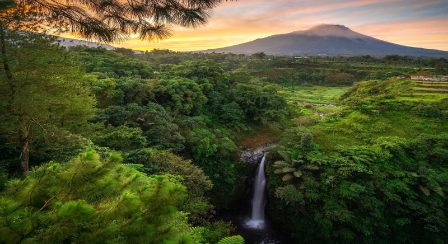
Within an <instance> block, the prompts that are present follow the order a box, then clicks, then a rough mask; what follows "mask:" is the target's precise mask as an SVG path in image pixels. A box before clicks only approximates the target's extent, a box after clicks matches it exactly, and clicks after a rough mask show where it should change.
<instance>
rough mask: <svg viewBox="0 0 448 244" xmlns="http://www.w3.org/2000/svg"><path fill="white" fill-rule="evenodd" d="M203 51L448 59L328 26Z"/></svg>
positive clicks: (440, 53) (442, 53)
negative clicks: (404, 56) (394, 55)
mask: <svg viewBox="0 0 448 244" xmlns="http://www.w3.org/2000/svg"><path fill="white" fill-rule="evenodd" d="M200 52H206V53H209V52H231V53H237V54H253V53H257V52H264V53H266V54H268V55H290V56H293V55H298V56H358V55H371V56H385V55H393V54H398V55H407V56H416V57H420V56H427V57H430V56H431V57H448V52H447V51H441V50H435V49H425V48H416V47H409V46H404V45H399V44H395V43H391V42H386V41H383V40H380V39H377V38H374V37H371V36H367V35H364V34H361V33H358V32H355V31H353V30H351V29H350V28H348V27H346V26H344V25H329V24H322V25H318V26H315V27H313V28H311V29H308V30H301V31H294V32H290V33H285V34H277V35H271V36H268V37H264V38H258V39H256V40H253V41H249V42H245V43H241V44H237V45H233V46H228V47H223V48H215V49H207V50H203V51H200Z"/></svg>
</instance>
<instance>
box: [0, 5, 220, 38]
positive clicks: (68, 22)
mask: <svg viewBox="0 0 448 244" xmlns="http://www.w3.org/2000/svg"><path fill="white" fill-rule="evenodd" d="M221 2H222V0H162V1H148V0H128V1H119V0H61V1H53V0H2V1H1V2H0V10H1V13H0V27H1V25H3V27H4V28H13V29H24V28H26V29H27V30H29V29H30V28H32V29H34V30H41V31H42V30H50V31H57V32H70V33H72V34H76V35H78V36H80V37H83V38H87V39H96V40H100V41H104V42H113V41H120V40H123V39H127V38H129V36H130V35H131V34H138V36H139V38H140V39H142V40H153V39H161V38H165V37H168V36H169V35H170V27H171V26H181V27H197V26H199V25H201V24H204V23H205V22H206V20H207V18H208V16H209V13H208V11H209V10H211V9H212V8H214V7H215V6H217V5H218V4H219V3H221Z"/></svg>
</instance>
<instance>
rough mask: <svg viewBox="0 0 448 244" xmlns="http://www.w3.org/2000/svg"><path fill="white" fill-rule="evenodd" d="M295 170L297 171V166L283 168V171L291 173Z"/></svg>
mask: <svg viewBox="0 0 448 244" xmlns="http://www.w3.org/2000/svg"><path fill="white" fill-rule="evenodd" d="M294 171H296V169H295V168H283V169H282V172H283V173H291V172H294Z"/></svg>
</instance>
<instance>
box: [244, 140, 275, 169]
mask: <svg viewBox="0 0 448 244" xmlns="http://www.w3.org/2000/svg"><path fill="white" fill-rule="evenodd" d="M274 146H277V144H266V145H264V146H261V147H257V148H255V149H248V150H244V151H242V152H241V155H240V159H241V161H243V162H245V163H247V164H251V165H256V164H258V163H259V162H260V160H261V158H262V157H263V155H264V154H265V153H266V152H267V151H268V150H269V148H271V147H274Z"/></svg>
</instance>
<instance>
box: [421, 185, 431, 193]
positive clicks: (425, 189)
mask: <svg viewBox="0 0 448 244" xmlns="http://www.w3.org/2000/svg"><path fill="white" fill-rule="evenodd" d="M419 188H420V190H421V191H422V192H423V194H425V195H426V196H429V195H431V190H429V189H428V188H426V187H424V186H422V185H419Z"/></svg>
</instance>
